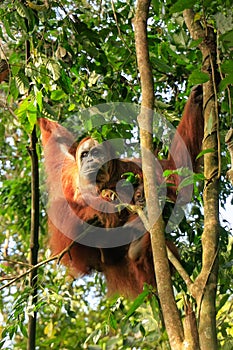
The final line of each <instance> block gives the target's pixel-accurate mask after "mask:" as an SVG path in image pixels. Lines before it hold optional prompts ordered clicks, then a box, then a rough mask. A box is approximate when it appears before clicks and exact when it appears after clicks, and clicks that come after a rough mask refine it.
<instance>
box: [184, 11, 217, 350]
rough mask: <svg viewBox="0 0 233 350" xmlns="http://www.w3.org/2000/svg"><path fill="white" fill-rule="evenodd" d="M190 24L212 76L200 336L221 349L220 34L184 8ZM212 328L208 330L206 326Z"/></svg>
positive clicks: (197, 287)
mask: <svg viewBox="0 0 233 350" xmlns="http://www.w3.org/2000/svg"><path fill="white" fill-rule="evenodd" d="M184 19H185V22H186V25H187V27H188V29H189V31H190V33H191V35H192V37H193V39H194V40H198V39H202V42H201V43H200V45H199V48H200V50H201V53H202V57H203V59H202V70H203V71H204V72H205V73H207V74H208V75H209V78H210V79H209V81H208V82H206V83H205V84H204V85H203V108H204V120H205V129H204V130H205V134H204V140H203V149H204V150H205V149H214V152H211V153H210V152H208V153H206V154H205V155H204V177H205V179H206V181H205V187H204V192H203V201H204V231H203V234H202V247H203V254H202V269H201V272H200V274H199V276H198V277H197V279H196V281H195V282H194V286H193V287H194V288H193V291H194V293H195V294H196V300H197V304H198V309H199V311H200V320H199V336H200V345H201V349H213V350H215V349H217V335H216V310H215V298H216V286H217V276H218V259H217V255H218V241H219V200H218V199H219V174H220V157H219V155H220V142H219V130H218V106H217V94H216V91H217V84H218V82H219V74H218V73H217V64H216V58H217V47H216V37H215V33H214V30H213V28H212V27H209V26H208V25H207V24H206V23H205V28H203V27H202V26H201V24H200V22H199V21H195V16H194V12H193V11H192V10H190V9H188V10H185V11H184ZM207 328H208V332H206V329H207Z"/></svg>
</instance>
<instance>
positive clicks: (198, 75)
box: [189, 69, 209, 85]
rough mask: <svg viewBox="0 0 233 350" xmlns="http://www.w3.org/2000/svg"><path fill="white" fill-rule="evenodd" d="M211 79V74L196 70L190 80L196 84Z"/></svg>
mask: <svg viewBox="0 0 233 350" xmlns="http://www.w3.org/2000/svg"><path fill="white" fill-rule="evenodd" d="M207 81H209V75H208V74H207V73H203V72H201V71H200V70H198V69H196V70H194V71H193V72H192V73H191V74H190V76H189V82H190V83H191V84H194V85H198V84H204V83H206V82H207Z"/></svg>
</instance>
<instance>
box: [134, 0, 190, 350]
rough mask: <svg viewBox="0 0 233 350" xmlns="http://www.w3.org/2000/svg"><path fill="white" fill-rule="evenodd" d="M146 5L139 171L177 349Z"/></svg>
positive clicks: (139, 29)
mask: <svg viewBox="0 0 233 350" xmlns="http://www.w3.org/2000/svg"><path fill="white" fill-rule="evenodd" d="M149 6H150V1H148V0H139V1H138V2H137V9H136V14H135V18H134V28H135V43H136V54H137V62H138V69H139V74H140V80H141V88H142V104H141V111H140V115H139V117H138V122H139V127H140V141H141V152H142V169H143V174H144V181H145V194H146V203H147V208H148V220H149V225H150V227H151V230H150V234H151V245H152V251H153V259H154V268H155V275H156V282H157V290H158V296H159V299H160V303H161V308H162V313H163V318H164V323H165V327H166V330H167V333H168V337H169V342H170V344H171V347H172V349H177V350H178V349H179V350H180V349H181V348H182V342H183V327H182V323H181V320H180V316H179V312H178V309H177V306H176V302H175V298H174V294H173V288H172V283H171V275H170V268H169V263H168V258H167V252H166V245H165V236H164V222H163V218H162V213H161V210H160V207H159V202H158V196H157V189H156V179H155V173H156V171H155V168H154V154H153V144H152V137H153V134H152V122H153V108H154V84H153V76H152V70H151V66H150V60H149V50H148V43H147V18H148V12H149ZM148 189H149V191H148Z"/></svg>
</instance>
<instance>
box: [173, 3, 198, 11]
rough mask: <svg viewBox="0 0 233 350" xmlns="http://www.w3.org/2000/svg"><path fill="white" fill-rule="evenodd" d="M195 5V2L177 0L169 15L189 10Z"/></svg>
mask: <svg viewBox="0 0 233 350" xmlns="http://www.w3.org/2000/svg"><path fill="white" fill-rule="evenodd" d="M195 3H196V0H178V1H176V2H175V3H174V5H172V7H171V8H170V13H176V12H182V11H184V10H185V9H190V8H192V7H193V5H195Z"/></svg>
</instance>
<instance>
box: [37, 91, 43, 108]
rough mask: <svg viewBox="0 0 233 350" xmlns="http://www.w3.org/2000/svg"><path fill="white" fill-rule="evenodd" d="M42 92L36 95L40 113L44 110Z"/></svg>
mask: <svg viewBox="0 0 233 350" xmlns="http://www.w3.org/2000/svg"><path fill="white" fill-rule="evenodd" d="M42 97H43V95H42V91H38V92H37V94H36V102H37V105H38V108H39V111H40V112H42V109H43V100H42Z"/></svg>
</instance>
